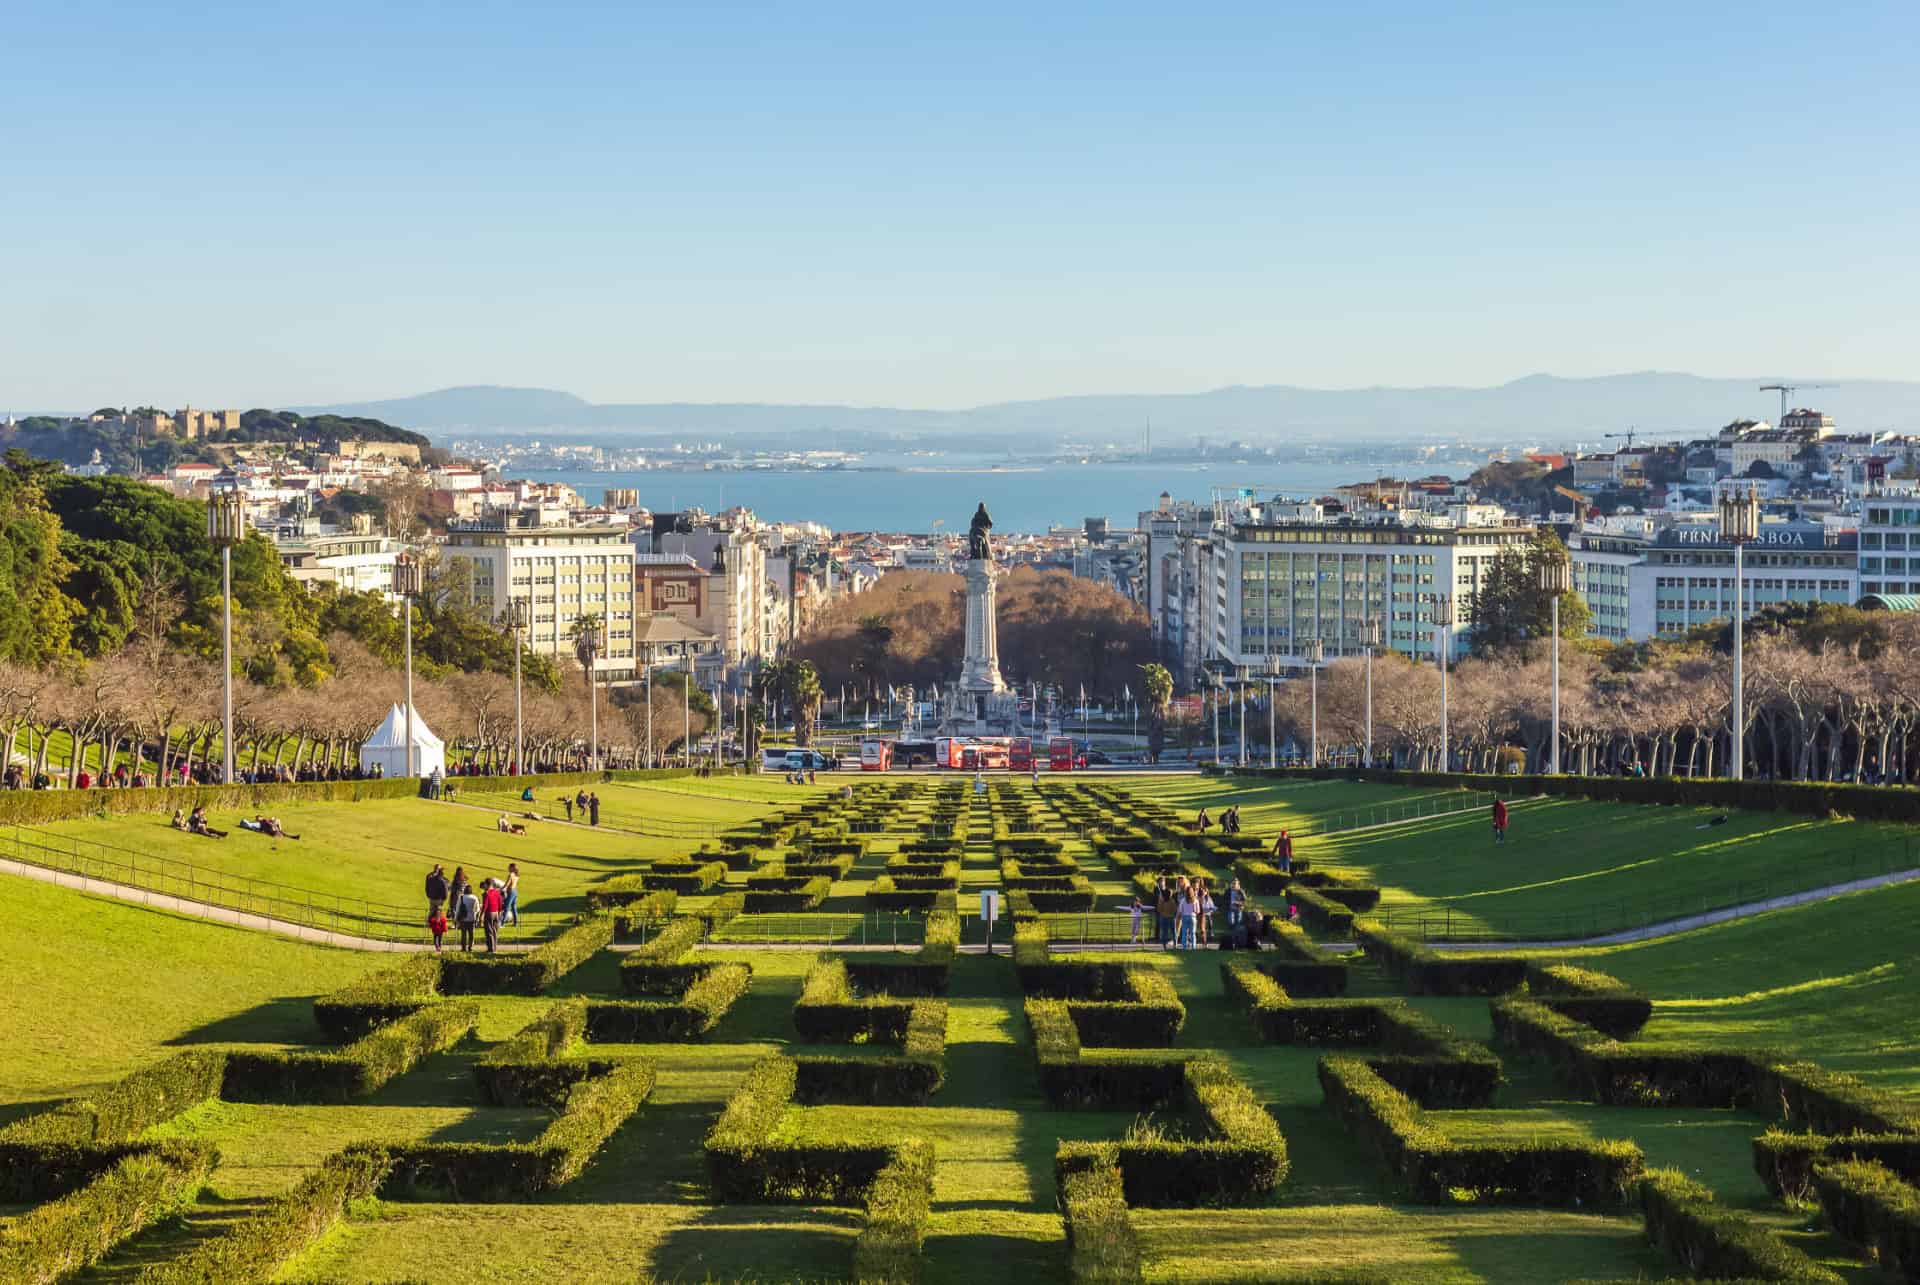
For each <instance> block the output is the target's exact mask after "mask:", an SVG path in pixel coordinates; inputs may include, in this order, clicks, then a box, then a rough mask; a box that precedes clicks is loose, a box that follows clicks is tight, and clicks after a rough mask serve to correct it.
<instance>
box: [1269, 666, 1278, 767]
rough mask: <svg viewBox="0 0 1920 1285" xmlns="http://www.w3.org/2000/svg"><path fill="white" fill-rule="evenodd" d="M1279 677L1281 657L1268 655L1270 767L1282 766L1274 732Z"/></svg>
mask: <svg viewBox="0 0 1920 1285" xmlns="http://www.w3.org/2000/svg"><path fill="white" fill-rule="evenodd" d="M1279 677H1280V658H1279V657H1278V656H1274V655H1269V656H1268V657H1267V767H1268V768H1269V769H1271V768H1276V767H1279V766H1280V753H1279V746H1278V743H1277V742H1276V741H1275V739H1274V734H1273V704H1274V701H1273V684H1274V681H1275V680H1276V679H1278V678H1279Z"/></svg>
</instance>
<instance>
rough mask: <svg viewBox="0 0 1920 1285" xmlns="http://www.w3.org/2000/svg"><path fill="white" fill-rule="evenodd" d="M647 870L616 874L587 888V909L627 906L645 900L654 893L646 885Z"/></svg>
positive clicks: (596, 909)
mask: <svg viewBox="0 0 1920 1285" xmlns="http://www.w3.org/2000/svg"><path fill="white" fill-rule="evenodd" d="M646 877H647V876H646V872H645V871H639V872H636V873H634V874H627V875H615V876H613V877H612V878H611V879H606V880H603V881H601V882H600V883H598V884H596V885H594V886H593V887H591V888H589V889H587V909H588V910H592V911H600V910H612V909H613V908H614V907H615V906H626V905H630V904H632V903H633V902H636V901H643V900H645V899H646V898H647V897H649V896H651V895H652V892H651V890H649V889H648V888H647V886H646Z"/></svg>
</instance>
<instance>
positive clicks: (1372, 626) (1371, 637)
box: [1360, 616, 1380, 767]
mask: <svg viewBox="0 0 1920 1285" xmlns="http://www.w3.org/2000/svg"><path fill="white" fill-rule="evenodd" d="M1360 642H1361V644H1362V645H1363V646H1365V647H1366V649H1367V761H1366V764H1365V766H1367V767H1372V766H1373V652H1374V649H1375V648H1376V647H1378V646H1379V645H1380V621H1379V618H1378V617H1375V616H1368V617H1367V618H1366V619H1365V620H1362V621H1361V622H1360Z"/></svg>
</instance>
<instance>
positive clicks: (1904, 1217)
mask: <svg viewBox="0 0 1920 1285" xmlns="http://www.w3.org/2000/svg"><path fill="white" fill-rule="evenodd" d="M1813 1186H1814V1190H1815V1191H1816V1192H1817V1193H1818V1194H1819V1197H1820V1209H1821V1211H1822V1212H1823V1213H1825V1214H1826V1216H1827V1222H1828V1223H1830V1224H1831V1225H1832V1227H1833V1229H1834V1231H1836V1232H1838V1233H1839V1234H1840V1235H1841V1237H1842V1238H1844V1239H1846V1240H1848V1241H1851V1242H1852V1243H1853V1244H1856V1245H1859V1246H1861V1247H1862V1248H1864V1249H1866V1250H1868V1251H1869V1252H1870V1253H1872V1255H1873V1257H1874V1258H1876V1259H1877V1260H1879V1263H1880V1269H1881V1270H1882V1271H1884V1272H1887V1273H1890V1274H1892V1275H1895V1276H1899V1277H1902V1278H1903V1279H1906V1280H1920V1191H1916V1190H1915V1189H1914V1188H1913V1186H1912V1185H1911V1184H1909V1183H1907V1182H1905V1181H1903V1180H1902V1179H1901V1178H1900V1176H1899V1175H1898V1174H1896V1173H1894V1172H1893V1171H1892V1170H1891V1169H1888V1168H1887V1167H1886V1166H1885V1165H1878V1164H1874V1163H1872V1162H1871V1161H1862V1160H1842V1161H1837V1162H1835V1163H1833V1164H1826V1165H1818V1166H1816V1167H1815V1168H1814V1171H1813Z"/></svg>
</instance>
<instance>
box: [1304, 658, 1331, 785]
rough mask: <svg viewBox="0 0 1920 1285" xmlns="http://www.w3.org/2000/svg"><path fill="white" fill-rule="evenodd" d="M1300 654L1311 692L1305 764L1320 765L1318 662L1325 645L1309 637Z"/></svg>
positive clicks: (1310, 765)
mask: <svg viewBox="0 0 1920 1285" xmlns="http://www.w3.org/2000/svg"><path fill="white" fill-rule="evenodd" d="M1300 654H1301V655H1303V656H1304V657H1306V661H1307V690H1308V692H1309V693H1310V694H1311V699H1312V706H1311V708H1312V711H1313V721H1312V722H1311V723H1309V724H1308V727H1309V728H1310V736H1309V739H1308V741H1307V766H1308V767H1319V766H1320V662H1321V661H1323V660H1325V659H1326V657H1327V645H1326V644H1325V643H1324V642H1322V641H1320V639H1318V638H1309V639H1307V641H1306V643H1305V644H1304V645H1303V646H1302V647H1301V649H1300Z"/></svg>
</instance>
